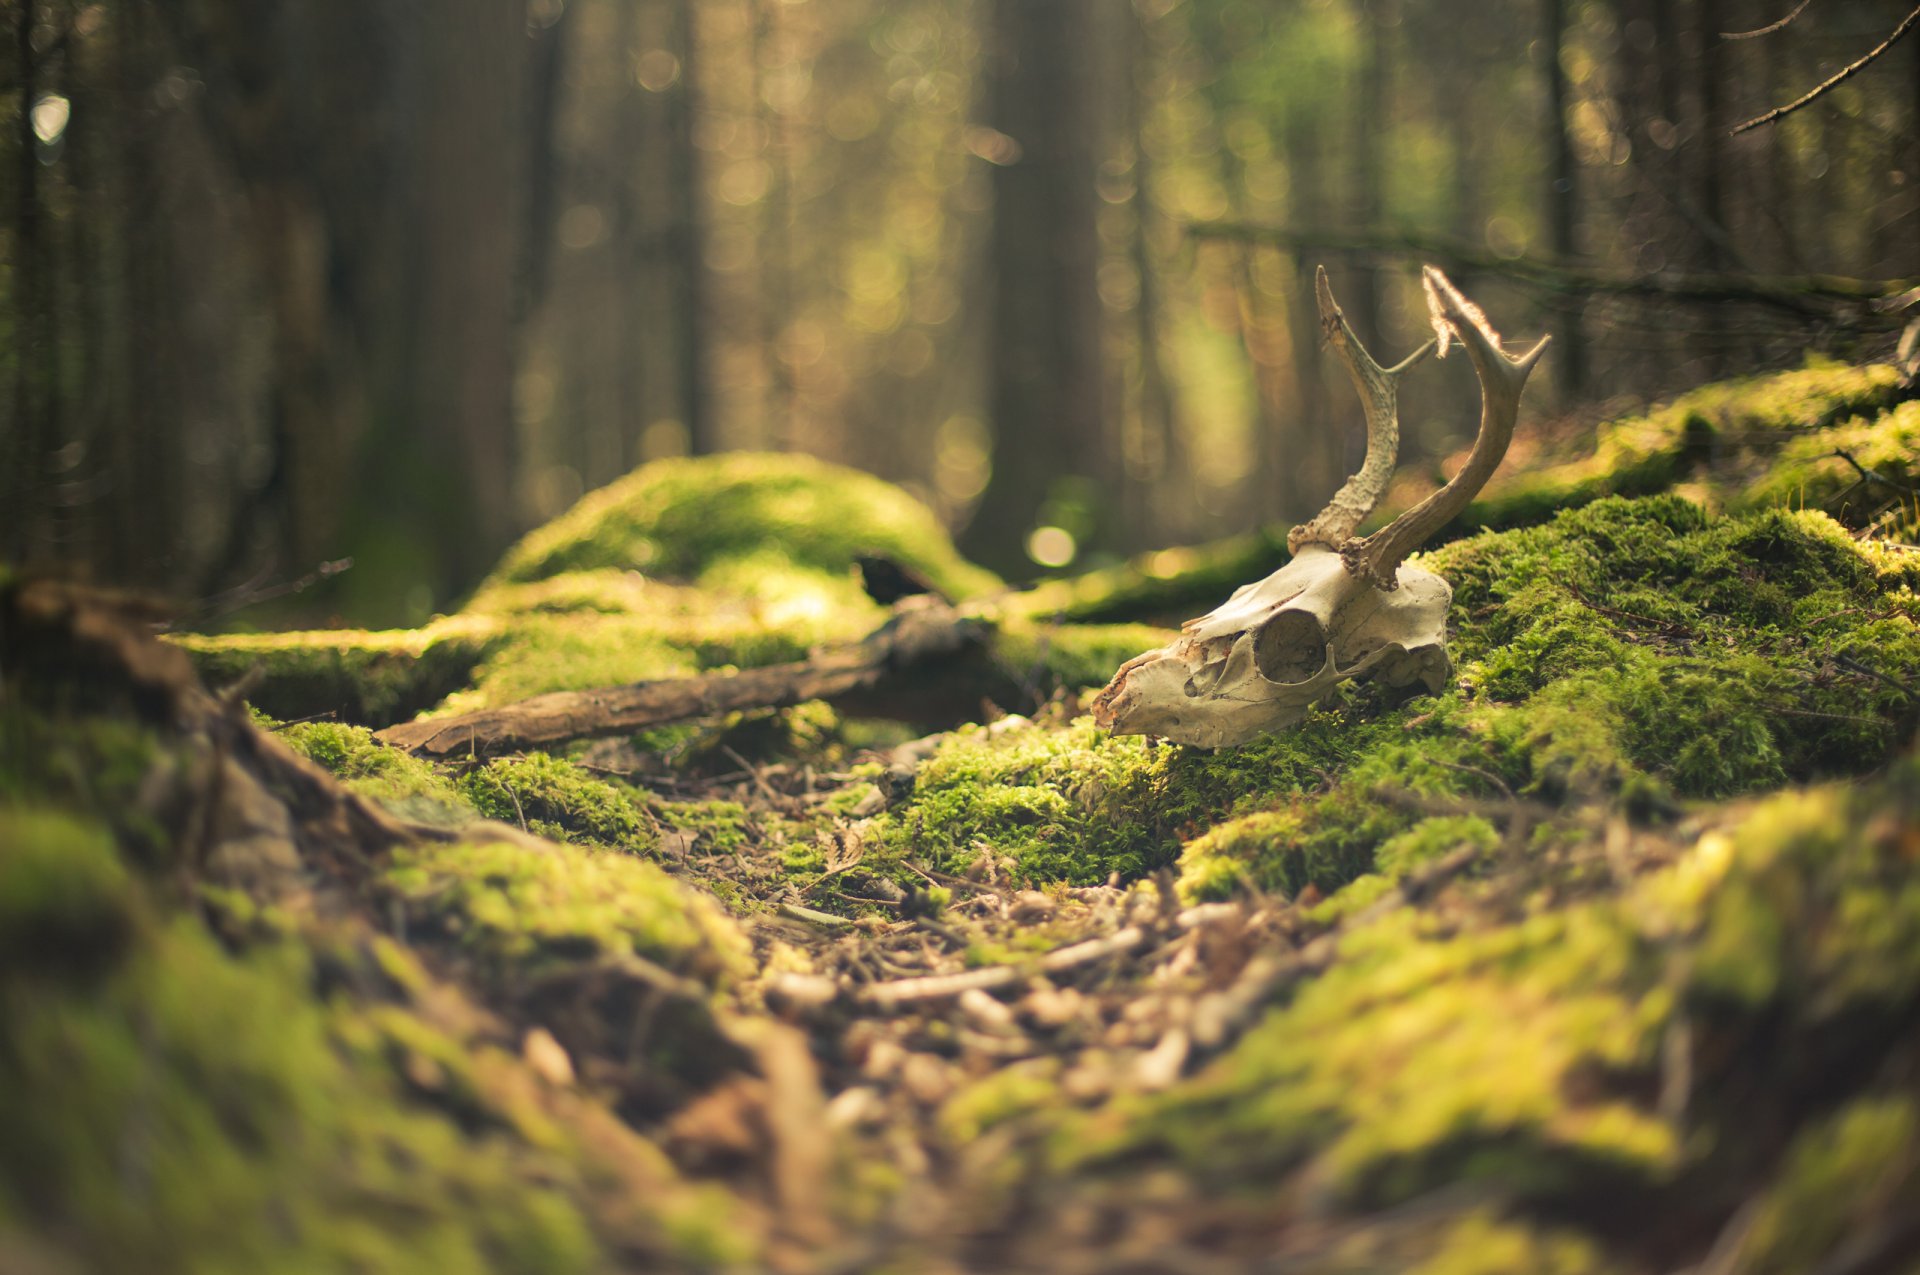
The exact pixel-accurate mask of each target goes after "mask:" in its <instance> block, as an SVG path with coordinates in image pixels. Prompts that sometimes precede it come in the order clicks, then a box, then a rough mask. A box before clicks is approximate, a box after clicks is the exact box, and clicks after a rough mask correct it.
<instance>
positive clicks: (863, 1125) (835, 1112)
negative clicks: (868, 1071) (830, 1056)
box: [827, 1085, 887, 1129]
mask: <svg viewBox="0 0 1920 1275" xmlns="http://www.w3.org/2000/svg"><path fill="white" fill-rule="evenodd" d="M886 1122H887V1101H886V1099H885V1098H882V1097H881V1096H880V1091H879V1090H878V1089H874V1088H872V1087H871V1086H868V1085H855V1086H854V1087H853V1088H851V1089H847V1090H843V1091H842V1092H840V1093H838V1094H835V1095H834V1097H833V1100H832V1101H831V1102H829V1103H827V1125H828V1127H830V1128H834V1129H878V1128H880V1127H881V1126H882V1125H884V1124H886Z"/></svg>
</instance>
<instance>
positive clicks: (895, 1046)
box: [860, 1036, 907, 1080]
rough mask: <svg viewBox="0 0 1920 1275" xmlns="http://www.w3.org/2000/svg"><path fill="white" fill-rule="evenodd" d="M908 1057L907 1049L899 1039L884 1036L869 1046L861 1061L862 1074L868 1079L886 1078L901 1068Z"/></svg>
mask: <svg viewBox="0 0 1920 1275" xmlns="http://www.w3.org/2000/svg"><path fill="white" fill-rule="evenodd" d="M906 1058H907V1051H906V1049H905V1047H903V1046H902V1045H901V1044H900V1042H899V1041H897V1040H890V1039H888V1038H887V1037H885V1036H882V1037H881V1038H880V1039H878V1040H876V1041H874V1042H873V1043H872V1044H871V1045H868V1046H867V1056H866V1058H865V1059H863V1060H862V1061H861V1064H860V1074H861V1075H863V1076H865V1077H866V1078H867V1079H868V1080H886V1079H888V1078H889V1077H891V1076H892V1075H893V1074H894V1073H895V1072H897V1071H899V1070H900V1065H901V1064H902V1063H903V1062H905V1061H906Z"/></svg>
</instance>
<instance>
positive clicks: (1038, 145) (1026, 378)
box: [965, 0, 1113, 575]
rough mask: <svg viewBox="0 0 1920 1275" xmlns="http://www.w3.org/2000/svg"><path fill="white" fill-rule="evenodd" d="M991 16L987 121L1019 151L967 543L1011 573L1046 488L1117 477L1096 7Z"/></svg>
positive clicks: (999, 252)
mask: <svg viewBox="0 0 1920 1275" xmlns="http://www.w3.org/2000/svg"><path fill="white" fill-rule="evenodd" d="M991 15H992V16H991V30H990V39H991V46H990V49H989V52H988V55H987V93H988V102H989V109H990V117H991V122H992V124H993V126H994V127H995V128H997V129H998V130H999V131H1000V132H1002V133H1004V134H1006V135H1007V136H1009V137H1011V138H1012V139H1013V140H1014V142H1015V143H1017V144H1018V146H1019V148H1020V153H1019V156H1018V158H1017V159H1013V160H1012V161H1011V162H1009V163H1006V164H1002V165H1000V166H997V167H996V168H995V169H994V170H993V197H994V214H993V231H992V237H991V242H990V248H989V266H990V269H991V272H992V276H993V280H994V286H995V292H994V301H993V306H992V315H993V330H992V332H991V334H990V336H989V351H988V363H989V377H990V385H989V391H988V404H989V409H990V412H991V415H992V421H993V431H994V440H993V476H992V478H991V480H990V481H989V482H988V484H987V489H986V492H985V493H984V494H983V495H982V497H981V500H980V506H979V509H978V510H977V512H976V513H975V515H974V518H973V522H972V524H971V525H970V526H969V527H968V528H967V530H966V533H965V542H966V544H967V546H968V548H969V550H970V551H971V553H972V554H973V556H974V557H976V558H977V559H978V560H979V561H982V562H985V563H987V564H989V565H991V566H993V567H996V568H998V569H1000V570H1002V571H1006V572H1010V573H1013V574H1015V575H1019V574H1023V573H1030V571H1031V563H1030V562H1029V560H1028V558H1027V555H1026V551H1025V549H1026V542H1027V538H1028V535H1029V533H1030V532H1031V531H1032V530H1033V529H1034V527H1035V526H1036V525H1037V524H1038V523H1039V521H1040V519H1041V516H1042V511H1043V507H1044V506H1045V505H1046V504H1047V502H1048V500H1049V497H1050V496H1051V495H1052V494H1053V493H1055V492H1056V491H1057V490H1060V489H1061V488H1062V486H1063V485H1066V484H1072V482H1073V480H1075V479H1080V480H1090V488H1091V490H1093V491H1095V492H1107V491H1111V490H1112V489H1113V487H1112V483H1111V481H1110V475H1111V473H1112V458H1111V456H1110V454H1109V453H1110V448H1109V445H1108V440H1107V437H1106V430H1105V428H1104V425H1105V420H1104V416H1105V404H1104V401H1103V400H1104V398H1105V394H1104V390H1105V386H1106V372H1105V360H1104V357H1103V352H1102V348H1101V344H1102V341H1101V338H1102V323H1101V306H1100V296H1099V292H1098V290H1097V286H1096V279H1095V275H1096V271H1097V268H1098V265H1099V238H1098V234H1097V230H1096V226H1095V214H1096V211H1097V207H1098V197H1097V195H1096V193H1095V189H1094V165H1095V156H1094V138H1095V135H1096V134H1097V132H1098V123H1097V120H1096V119H1095V110H1094V106H1095V103H1094V102H1093V97H1094V87H1095V75H1094V70H1095V68H1094V65H1093V58H1092V51H1091V49H1090V48H1089V40H1088V33H1089V30H1090V28H1091V26H1092V22H1093V18H1094V13H1093V8H1092V0H1049V3H1045V4H1036V3H1033V0H995V2H994V3H993V5H992V6H991ZM1068 489H1069V490H1071V488H1070V487H1069V488H1068ZM1090 512H1091V513H1092V519H1093V520H1092V522H1091V524H1090V525H1087V526H1083V527H1080V528H1076V529H1073V530H1077V531H1080V532H1085V533H1090V536H1091V538H1092V539H1093V540H1095V541H1098V540H1100V539H1101V538H1102V537H1103V534H1104V531H1105V528H1104V527H1102V526H1101V525H1100V523H1101V521H1102V514H1101V511H1099V510H1092V511H1090Z"/></svg>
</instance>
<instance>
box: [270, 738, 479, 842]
mask: <svg viewBox="0 0 1920 1275" xmlns="http://www.w3.org/2000/svg"><path fill="white" fill-rule="evenodd" d="M275 733H276V735H277V736H278V738H279V739H280V740H281V741H282V742H283V743H285V744H286V745H287V746H288V747H289V748H291V749H293V750H294V751H295V752H297V753H299V754H300V755H301V756H303V757H305V758H307V759H308V760H309V761H311V762H313V763H315V764H316V765H318V766H320V767H321V768H323V769H324V770H326V771H327V772H328V773H330V774H331V775H333V777H334V778H336V779H338V780H339V781H340V782H341V784H342V785H344V786H345V787H346V788H348V789H350V790H351V791H353V792H357V793H360V794H361V795H362V796H366V797H371V798H373V799H374V800H376V801H379V802H380V803H382V804H383V805H386V806H389V807H391V808H394V809H397V810H400V811H402V812H404V813H407V814H410V815H414V816H416V817H419V816H427V817H429V818H436V817H437V818H439V819H441V820H444V819H447V818H457V817H458V816H460V815H461V814H467V813H471V810H472V807H471V806H470V805H469V803H468V802H467V800H466V799H465V798H464V797H462V796H461V794H460V792H459V790H458V789H457V788H455V786H454V783H453V781H452V780H451V779H449V778H447V776H446V775H444V774H442V773H441V772H440V771H439V770H437V769H435V768H434V767H433V765H432V764H431V763H428V762H425V761H422V760H420V759H419V758H417V757H413V756H411V755H409V754H407V753H404V752H401V751H400V750H399V749H396V748H388V747H387V746H386V745H385V744H382V743H380V742H379V741H378V740H376V739H374V737H373V732H372V731H370V730H368V729H366V728H365V727H363V726H346V725H342V724H340V723H338V722H302V723H299V724H297V725H293V726H285V727H279V728H277V729H276V730H275Z"/></svg>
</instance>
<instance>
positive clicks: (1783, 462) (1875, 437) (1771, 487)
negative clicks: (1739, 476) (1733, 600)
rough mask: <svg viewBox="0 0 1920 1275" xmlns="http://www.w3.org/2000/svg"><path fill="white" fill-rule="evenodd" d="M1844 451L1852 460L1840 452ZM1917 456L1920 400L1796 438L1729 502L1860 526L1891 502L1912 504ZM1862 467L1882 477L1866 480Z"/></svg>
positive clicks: (1919, 450) (1919, 432)
mask: <svg viewBox="0 0 1920 1275" xmlns="http://www.w3.org/2000/svg"><path fill="white" fill-rule="evenodd" d="M1841 452H1844V453H1845V454H1846V456H1850V457H1852V458H1853V462H1854V463H1852V464H1850V463H1848V461H1847V460H1846V459H1845V458H1844V457H1842V456H1841V455H1838V454H1837V453H1841ZM1917 459H1920V400H1916V401H1914V402H1910V403H1903V404H1901V405H1900V406H1899V407H1897V408H1895V409H1894V410H1893V411H1891V412H1888V413H1887V414H1886V415H1884V416H1881V417H1878V418H1876V419H1865V418H1863V419H1859V420H1855V421H1850V422H1848V423H1846V424H1844V425H1841V426H1839V427H1837V428H1834V429H1831V430H1827V431H1824V432H1822V433H1819V434H1813V435H1806V436H1801V437H1796V438H1794V439H1792V440H1791V441H1789V442H1788V443H1787V444H1786V446H1784V447H1782V448H1781V449H1780V454H1779V456H1778V457H1777V458H1774V460H1773V462H1772V463H1771V464H1769V465H1768V466H1767V467H1766V468H1765V469H1764V470H1763V471H1762V472H1761V473H1760V475H1759V476H1758V477H1757V478H1755V479H1754V480H1753V481H1751V482H1750V483H1749V484H1748V485H1747V486H1746V488H1745V489H1744V490H1742V491H1740V492H1739V493H1737V495H1735V496H1734V497H1733V498H1732V502H1731V503H1733V505H1734V506H1735V507H1736V508H1756V507H1765V506H1778V507H1782V508H1792V509H1825V510H1827V511H1828V512H1830V513H1833V514H1836V515H1838V516H1842V517H1844V518H1846V519H1847V521H1849V522H1851V523H1856V524H1857V523H1859V522H1864V521H1865V518H1866V516H1867V515H1870V514H1871V513H1873V512H1875V511H1877V510H1879V509H1880V508H1883V507H1885V506H1887V505H1895V504H1900V503H1906V504H1909V505H1910V504H1911V503H1912V500H1911V493H1912V491H1913V477H1914V470H1915V467H1916V465H1915V462H1916V460H1917ZM1855 465H1858V466H1859V467H1860V468H1855ZM1860 469H1865V470H1868V471H1870V472H1871V473H1873V474H1875V475H1878V476H1879V477H1878V478H1877V479H1866V478H1863V477H1862V476H1861V473H1860ZM1903 497H1904V498H1905V499H1904V502H1903Z"/></svg>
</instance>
